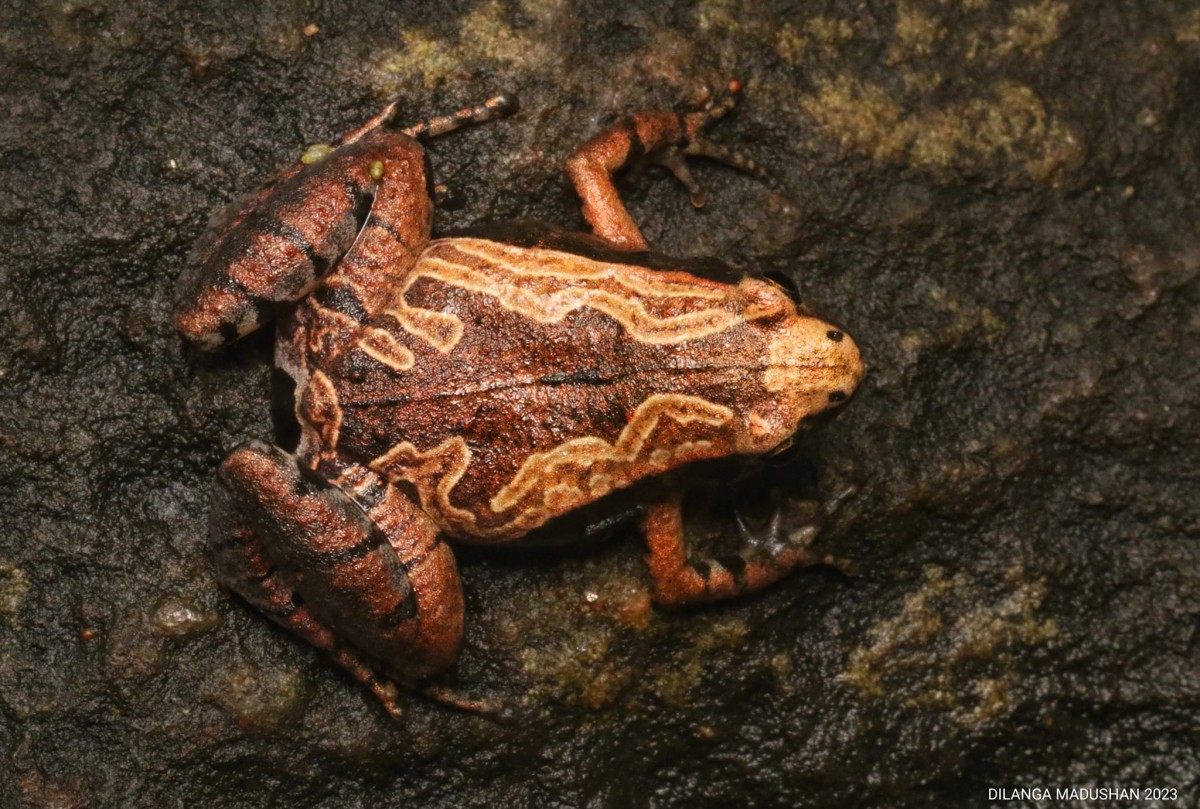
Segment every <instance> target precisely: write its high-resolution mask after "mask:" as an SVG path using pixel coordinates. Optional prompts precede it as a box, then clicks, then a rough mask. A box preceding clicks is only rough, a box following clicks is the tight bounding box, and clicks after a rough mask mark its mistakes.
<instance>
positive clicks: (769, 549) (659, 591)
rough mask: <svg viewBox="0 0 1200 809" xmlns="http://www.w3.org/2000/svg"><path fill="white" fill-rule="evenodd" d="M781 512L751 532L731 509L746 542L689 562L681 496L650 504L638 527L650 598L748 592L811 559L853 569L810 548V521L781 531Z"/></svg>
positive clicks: (679, 599) (671, 600) (676, 601)
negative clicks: (646, 550) (650, 586)
mask: <svg viewBox="0 0 1200 809" xmlns="http://www.w3.org/2000/svg"><path fill="white" fill-rule="evenodd" d="M840 499H844V497H843V498H840ZM840 499H839V500H837V501H835V502H834V504H833V505H834V506H836V502H840ZM782 514H783V512H782V509H778V510H776V512H775V513H774V514H773V516H772V517H771V520H770V522H769V524H768V526H767V529H766V531H764V532H763V533H761V534H755V533H754V532H752V531H751V530H750V529H749V528H748V527H747V526H746V524H745V521H744V520H743V519H742V517H741V515H740V514H735V521H736V524H737V527H738V532H739V533H740V534H741V536H742V539H743V542H744V543H745V545H744V547H743V548H742V550H740V551H738V552H737V553H726V554H720V555H717V556H713V557H710V558H707V559H703V560H699V561H695V562H693V561H690V560H689V559H688V558H687V548H686V547H685V545H684V541H683V505H682V500H681V498H680V497H678V496H674V497H671V498H669V499H666V500H663V501H661V502H659V503H656V504H653V505H651V506H650V508H649V509H648V511H647V513H646V516H645V518H644V520H643V529H644V531H645V534H646V542H647V544H648V546H649V549H650V555H649V556H648V557H647V561H648V563H649V566H650V575H651V577H652V578H653V579H654V596H655V600H656V601H658V602H659V603H660V604H666V605H682V604H700V603H706V602H711V601H721V600H723V599H727V598H734V597H736V596H739V595H744V594H746V593H752V592H754V591H756V590H759V589H761V588H763V587H766V586H767V585H768V584H771V583H773V582H775V581H778V580H779V579H781V578H783V577H784V576H786V575H787V574H788V573H790V572H791V571H793V570H795V569H796V568H798V567H807V566H810V565H830V566H833V567H836V568H838V569H839V570H841V571H842V572H843V573H846V574H847V575H855V571H854V565H853V563H852V562H848V561H846V560H843V559H838V558H836V557H833V556H827V555H818V554H816V553H813V551H812V550H811V549H810V548H809V545H810V544H811V542H812V540H813V539H814V538H815V537H816V534H817V531H816V528H815V527H813V526H807V527H806V528H804V529H802V530H801V531H798V532H792V533H791V535H790V536H788V535H785V532H784V531H783V516H782Z"/></svg>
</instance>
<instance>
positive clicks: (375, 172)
mask: <svg viewBox="0 0 1200 809" xmlns="http://www.w3.org/2000/svg"><path fill="white" fill-rule="evenodd" d="M371 179H372V180H382V179H383V161H382V160H372V161H371Z"/></svg>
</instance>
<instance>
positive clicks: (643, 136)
mask: <svg viewBox="0 0 1200 809" xmlns="http://www.w3.org/2000/svg"><path fill="white" fill-rule="evenodd" d="M740 91H741V84H740V83H739V82H736V81H731V82H730V83H729V90H728V93H727V94H726V95H725V96H724V97H723V98H721V99H719V100H710V101H709V104H708V105H707V106H706V107H705V108H704V109H702V110H699V111H696V112H692V113H688V114H684V115H680V114H676V113H673V112H641V113H637V114H636V115H631V116H629V117H627V118H622V119H621V120H619V121H617V122H616V123H615V124H613V125H612V126H610V127H609V128H608V129H606V130H604V131H603V132H601V133H600V134H599V135H597V136H596V137H594V138H592V139H591V140H590V141H588V142H587V143H586V144H584V145H583V146H582V147H581V148H580V149H579V150H578V151H576V152H575V153H574V154H573V155H571V157H570V158H568V160H567V173H568V174H569V175H570V177H571V181H572V182H573V183H574V184H575V190H576V192H578V194H579V197H580V199H581V200H582V201H583V215H584V218H586V219H587V221H588V223H589V224H590V225H591V226H592V229H593V230H594V231H595V232H596V235H597V236H600V237H601V238H603V239H606V240H607V241H609V242H611V243H612V244H613V246H614V247H618V248H621V249H625V250H645V249H647V247H648V245H647V243H646V239H645V238H644V237H643V236H642V233H641V231H640V230H638V226H637V223H636V222H634V221H633V217H631V216H630V215H629V211H627V210H626V209H625V205H624V204H623V203H622V202H621V197H620V195H619V194H618V193H617V189H616V187H615V186H614V185H613V180H612V175H613V173H614V172H616V171H618V170H619V169H621V168H622V167H624V166H627V165H630V164H636V163H639V162H641V161H643V160H648V161H650V162H653V163H658V164H660V165H662V166H664V167H666V168H667V169H668V170H669V171H670V172H671V173H672V174H674V175H675V176H676V177H677V178H678V179H679V181H680V182H682V183H683V184H684V186H685V187H686V188H687V190H688V193H689V195H690V196H691V200H692V204H693V205H694V206H695V207H697V208H700V207H703V205H704V193H703V192H702V191H701V190H700V187H699V186H698V185H697V184H696V182H695V180H693V179H692V176H691V173H690V172H689V171H688V168H687V165H686V163H685V160H684V158H685V157H689V156H701V157H708V158H711V159H714V160H719V161H721V162H724V163H727V164H729V165H731V166H733V167H735V168H737V169H740V170H742V171H747V172H750V173H752V174H756V175H760V176H761V175H762V173H763V172H762V170H761V169H760V168H759V167H758V166H757V165H755V164H754V162H753V161H751V160H749V159H748V158H746V157H744V156H742V155H740V154H737V153H736V152H733V151H730V150H729V149H727V148H725V147H723V146H721V145H719V144H717V143H714V142H713V141H710V140H708V139H707V138H706V137H704V136H703V134H702V130H704V129H705V128H706V127H708V126H709V125H711V124H712V123H714V122H716V121H717V120H719V119H721V118H722V117H724V115H725V114H726V113H727V112H729V110H731V109H733V106H734V104H735V102H736V97H737V94H738V93H739V92H740Z"/></svg>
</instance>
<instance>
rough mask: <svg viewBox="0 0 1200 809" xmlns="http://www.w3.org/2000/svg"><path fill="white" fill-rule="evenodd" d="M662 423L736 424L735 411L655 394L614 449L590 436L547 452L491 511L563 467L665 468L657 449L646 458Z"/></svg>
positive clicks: (525, 467)
mask: <svg viewBox="0 0 1200 809" xmlns="http://www.w3.org/2000/svg"><path fill="white" fill-rule="evenodd" d="M663 418H669V419H672V420H673V421H676V422H679V423H680V424H689V423H691V422H693V421H699V422H702V423H704V424H708V425H710V426H713V427H719V426H721V425H722V424H728V423H729V422H730V421H732V420H733V411H732V410H730V409H729V408H728V407H725V406H724V405H718V404H713V403H712V402H708V401H705V400H704V399H701V398H699V397H697V396H686V395H683V394H679V393H657V394H655V395H653V396H650V397H648V398H647V399H646V401H644V402H642V403H641V404H640V405H638V408H637V410H635V411H634V413H633V417H632V418H631V419H630V420H629V423H628V424H626V425H625V429H623V430H621V435H620V436H618V437H617V441H616V443H615V444H610V443H608V442H607V441H605V440H604V439H603V438H597V437H596V436H592V435H589V436H584V437H582V438H574V439H572V440H570V441H567V442H566V443H564V444H559V445H558V446H557V447H555V448H554V449H552V450H549V451H547V452H538V453H534V454H533V455H530V456H529V457H528V458H526V459H525V463H523V464H522V465H521V468H520V470H518V471H517V474H516V475H514V476H513V479H512V480H511V481H509V483H508V485H506V486H505V487H504V488H503V489H501V490H500V491H498V492H496V496H495V497H493V498H492V500H491V503H490V505H491V507H492V511H496V512H500V511H504V510H506V509H509V508H512V507H513V506H515V505H516V504H517V503H518V502H520V501H521V500H522V499H523V498H524V497H525V496H526V495H528V494H529V493H530V492H531V491H536V490H537V489H539V488H543V487H548V486H549V485H550V483H551V482H552V481H555V480H556V479H557V478H558V476H559V473H560V470H561V468H562V467H564V466H575V467H580V468H582V469H590V468H592V467H594V466H596V465H597V464H601V463H605V464H613V465H614V467H615V468H614V469H613V470H612V471H613V472H614V473H616V474H620V473H621V472H626V471H627V470H629V469H631V468H632V467H633V466H634V465H635V464H636V463H637V461H638V460H639V459H640V458H643V457H644V458H645V460H646V461H648V462H649V463H650V464H651V465H653V466H665V465H666V463H665V460H664V459H661V458H659V459H658V460H657V461H656V460H655V453H656V452H657V449H655V450H651V451H650V452H649V453H644V452H643V450H644V449H646V442H647V440H648V439H649V438H650V435H651V434H652V433H653V432H654V428H655V427H657V426H658V422H659V420H660V419H663ZM581 494H582V492H581Z"/></svg>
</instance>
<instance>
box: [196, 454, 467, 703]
mask: <svg viewBox="0 0 1200 809" xmlns="http://www.w3.org/2000/svg"><path fill="white" fill-rule="evenodd" d="M211 541H212V544H213V558H214V562H215V565H216V569H217V575H218V577H219V578H220V579H221V581H222V582H223V583H224V584H225V585H226V586H228V587H230V588H231V589H232V590H234V591H235V592H237V593H238V594H239V595H241V596H242V597H243V598H245V599H246V600H247V601H248V602H250V603H251V604H253V605H254V606H255V607H258V608H259V609H260V610H262V611H263V612H265V613H266V614H267V615H268V616H270V617H271V618H272V619H273V620H274V621H276V622H277V623H279V624H281V625H283V626H285V627H287V628H288V629H290V630H292V631H293V632H295V633H296V634H298V635H300V636H301V637H302V638H304V639H305V640H307V641H308V642H309V643H311V644H313V645H314V646H316V647H317V648H319V649H321V650H323V651H325V652H328V653H329V654H331V655H332V656H333V658H334V659H335V661H336V662H338V663H339V664H340V665H341V666H343V667H344V668H345V669H346V670H347V671H349V672H350V674H351V675H352V676H354V677H355V679H357V680H359V681H360V682H362V683H364V684H365V685H367V686H368V687H369V688H370V689H371V690H372V692H374V694H375V696H376V697H378V698H379V700H380V701H381V702H383V704H384V706H385V707H386V708H387V710H388V711H389V712H390V713H392V714H393V716H396V715H398V714H399V707H398V705H397V699H396V698H397V694H396V689H395V687H394V686H393V685H392V683H391V682H390V681H389V680H388V679H385V678H382V677H380V676H379V675H378V674H377V673H376V672H377V670H379V669H382V670H384V671H386V672H387V674H388V675H389V676H390V677H394V678H396V679H397V680H398V681H400V682H401V683H402V684H404V685H408V686H411V685H413V684H415V683H416V682H417V681H418V680H420V679H422V678H424V677H427V676H429V675H432V674H436V673H438V672H441V671H443V670H445V669H446V668H448V667H449V666H450V665H451V664H453V662H454V661H455V659H456V658H457V657H458V652H459V647H460V645H461V641H462V626H463V601H462V590H461V587H460V584H459V579H458V571H457V567H456V565H455V561H454V556H453V554H452V553H451V551H450V549H449V547H448V546H447V545H446V544H445V543H444V542H442V540H441V539H440V537H439V536H438V530H437V528H436V527H435V526H434V524H433V522H432V521H431V520H430V519H429V518H428V517H427V516H426V515H425V514H424V512H422V511H421V510H420V509H418V508H417V507H416V506H414V505H413V504H412V503H411V502H410V501H409V500H408V499H407V498H406V497H404V495H403V494H402V493H401V492H399V491H397V490H396V489H395V488H394V487H392V486H390V485H387V484H386V483H384V482H382V481H380V480H379V479H378V478H377V477H375V476H374V475H373V474H372V473H369V472H366V471H365V470H356V469H355V470H351V471H350V472H349V473H348V474H347V475H344V476H343V479H341V480H340V481H339V482H338V485H335V484H334V483H331V482H329V481H327V480H325V479H324V478H322V477H320V476H319V475H317V473H315V472H313V471H311V470H309V469H306V468H304V467H302V466H301V465H300V464H299V463H297V461H296V459H295V458H294V457H293V456H291V455H288V454H287V453H285V452H283V451H282V450H279V449H277V448H275V447H271V446H268V445H266V444H261V443H257V442H252V443H249V444H246V445H244V446H242V447H240V448H239V449H237V450H235V451H234V452H233V453H232V454H231V455H230V456H229V457H228V458H226V459H225V461H224V462H223V463H222V464H221V467H220V469H219V470H218V473H217V478H216V491H215V495H214V504H213V511H212V521H211ZM463 707H475V706H471V705H464V706H463Z"/></svg>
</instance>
